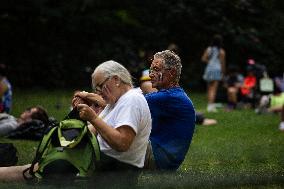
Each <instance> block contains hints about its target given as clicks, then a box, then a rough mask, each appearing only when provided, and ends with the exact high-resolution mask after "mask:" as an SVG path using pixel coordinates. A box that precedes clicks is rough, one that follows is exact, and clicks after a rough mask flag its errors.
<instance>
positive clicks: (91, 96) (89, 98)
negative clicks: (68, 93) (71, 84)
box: [75, 91, 106, 108]
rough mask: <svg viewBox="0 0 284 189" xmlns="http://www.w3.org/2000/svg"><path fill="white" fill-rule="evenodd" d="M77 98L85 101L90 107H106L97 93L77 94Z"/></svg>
mask: <svg viewBox="0 0 284 189" xmlns="http://www.w3.org/2000/svg"><path fill="white" fill-rule="evenodd" d="M75 97H77V98H80V99H83V100H84V101H85V102H87V104H88V105H89V106H91V105H98V106H100V107H102V108H104V107H105V106H106V103H105V101H104V99H103V98H102V97H101V96H100V95H98V94H95V93H88V92H85V91H83V92H78V93H76V94H75Z"/></svg>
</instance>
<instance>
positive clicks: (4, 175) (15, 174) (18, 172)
mask: <svg viewBox="0 0 284 189" xmlns="http://www.w3.org/2000/svg"><path fill="white" fill-rule="evenodd" d="M30 166H31V165H30V164H28V165H21V166H11V167H0V182H12V181H25V179H24V177H23V171H24V170H25V169H27V168H29V167H30Z"/></svg>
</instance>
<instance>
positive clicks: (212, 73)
mask: <svg viewBox="0 0 284 189" xmlns="http://www.w3.org/2000/svg"><path fill="white" fill-rule="evenodd" d="M208 53H209V60H208V63H207V66H206V68H205V72H204V74H203V79H204V80H205V81H208V82H209V81H220V80H221V79H222V71H221V61H220V58H219V54H220V49H218V48H217V47H209V48H208Z"/></svg>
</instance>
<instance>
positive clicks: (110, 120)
mask: <svg viewBox="0 0 284 189" xmlns="http://www.w3.org/2000/svg"><path fill="white" fill-rule="evenodd" d="M92 85H93V89H94V93H87V92H79V93H76V94H75V97H74V99H73V105H74V106H76V107H77V109H78V111H79V115H80V117H81V118H82V119H84V120H86V121H88V122H89V123H90V125H89V129H90V130H91V131H93V132H95V133H97V139H98V142H99V145H100V150H101V152H102V154H103V158H102V161H103V162H104V161H105V159H108V161H109V160H111V162H112V164H111V165H112V166H110V167H108V165H107V163H106V164H103V166H105V167H103V169H108V170H113V169H115V167H113V162H116V163H115V164H118V165H119V166H118V167H120V165H125V166H122V167H127V169H128V168H131V169H132V168H137V169H139V168H142V167H143V166H144V160H145V153H146V148H147V141H148V139H149V135H150V131H151V114H150V110H149V107H148V104H147V101H146V99H145V98H144V96H143V95H142V94H140V93H138V92H137V91H136V90H134V89H133V86H132V79H131V75H130V74H129V72H128V71H127V69H126V68H125V67H123V66H122V65H121V64H119V63H117V62H115V61H112V60H111V61H107V62H104V63H102V64H101V65H99V66H98V67H97V68H96V69H95V71H94V73H93V74H92ZM80 100H83V101H85V102H87V103H85V104H82V103H78V102H79V101H80ZM87 104H89V105H90V104H96V105H99V106H101V107H104V109H103V110H102V112H100V113H99V114H98V113H96V111H94V109H93V108H91V107H90V106H89V105H87ZM119 171H121V170H119Z"/></svg>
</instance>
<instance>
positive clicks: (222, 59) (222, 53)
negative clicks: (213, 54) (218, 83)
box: [219, 49, 226, 75]
mask: <svg viewBox="0 0 284 189" xmlns="http://www.w3.org/2000/svg"><path fill="white" fill-rule="evenodd" d="M219 58H220V62H221V69H222V73H223V74H224V75H225V73H226V52H225V50H224V49H221V50H220V54H219Z"/></svg>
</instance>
